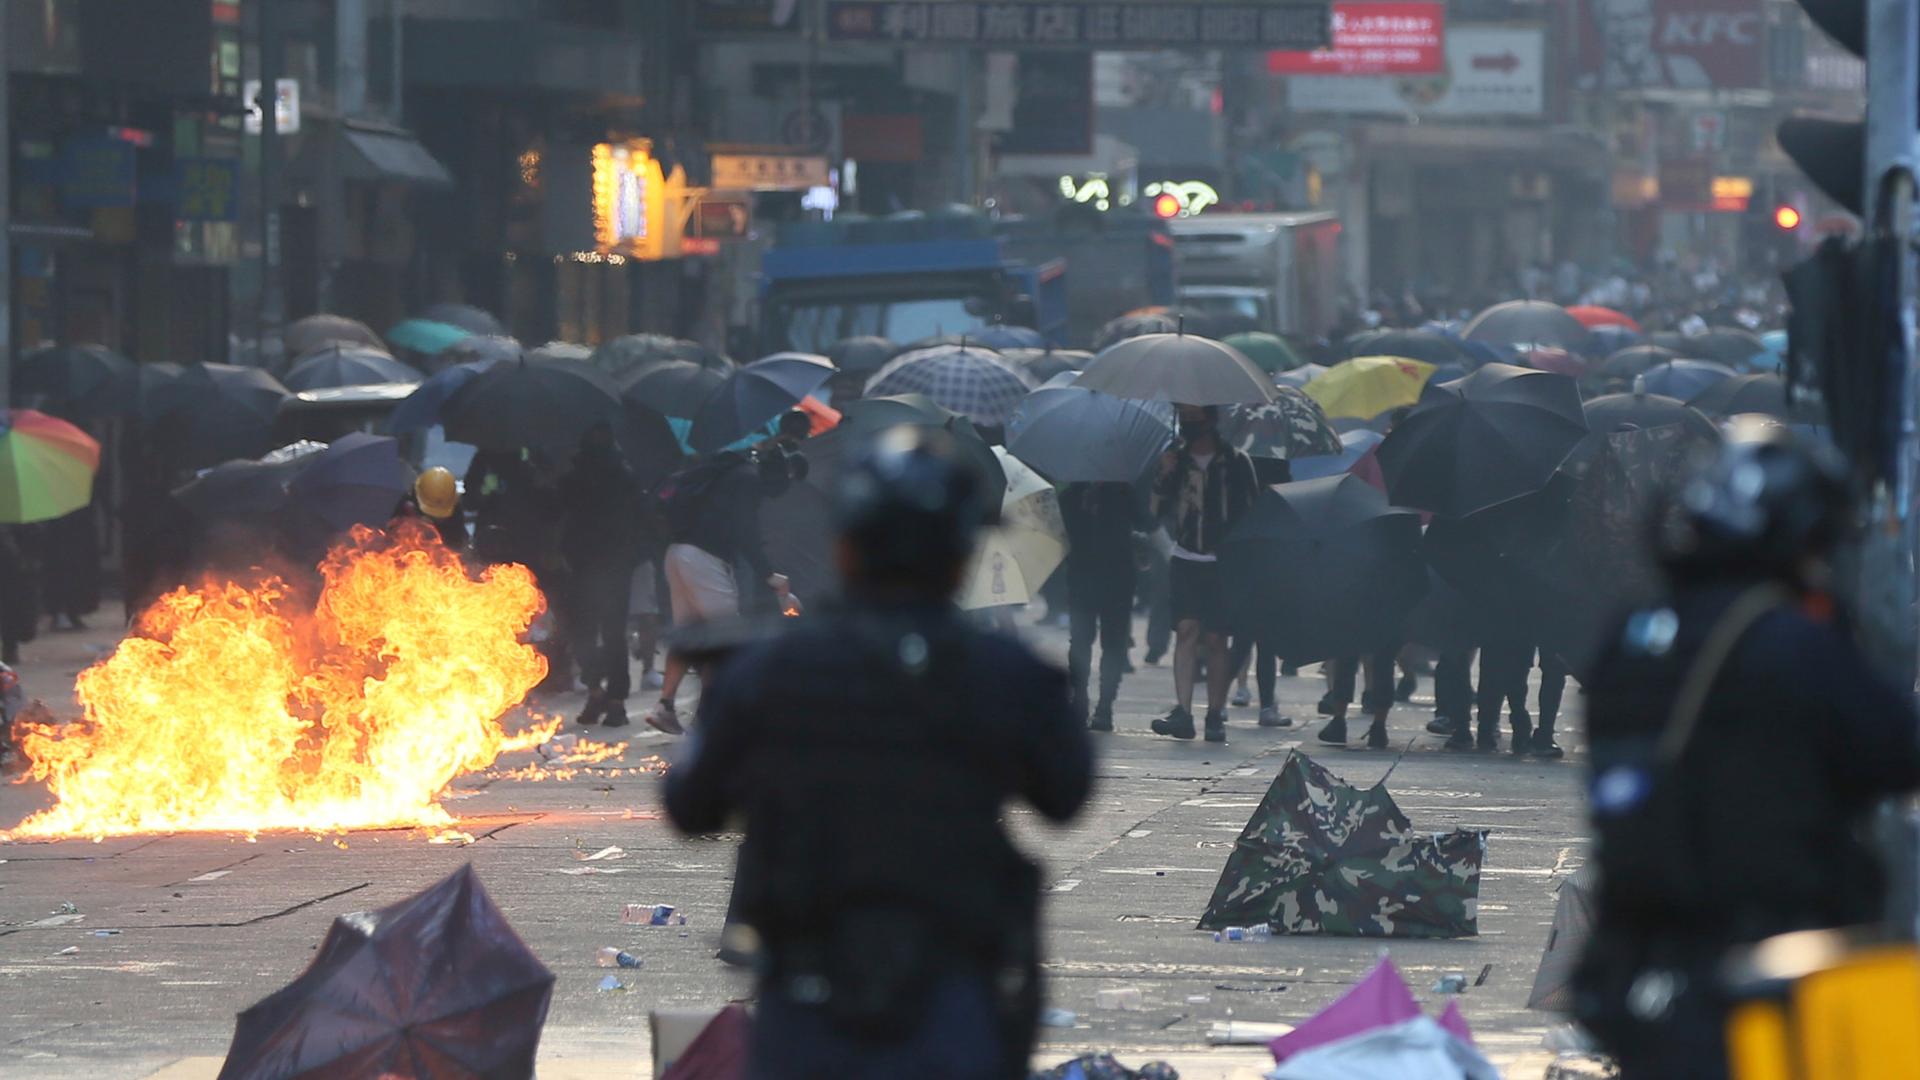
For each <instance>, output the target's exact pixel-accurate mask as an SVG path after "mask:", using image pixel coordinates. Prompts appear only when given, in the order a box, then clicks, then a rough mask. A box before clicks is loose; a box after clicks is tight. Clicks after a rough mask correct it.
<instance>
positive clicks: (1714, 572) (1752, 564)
mask: <svg viewBox="0 0 1920 1080" xmlns="http://www.w3.org/2000/svg"><path fill="white" fill-rule="evenodd" d="M1655 520H1657V521H1659V522H1660V526H1659V530H1658V533H1657V534H1656V538H1655V550H1656V552H1657V554H1658V555H1659V558H1660V561H1661V563H1662V564H1664V565H1665V566H1666V567H1667V570H1668V572H1669V573H1670V574H1672V575H1673V576H1675V577H1676V578H1699V577H1729V576H1761V577H1774V578H1783V579H1787V580H1794V579H1797V578H1798V577H1799V576H1800V573H1801V571H1802V569H1803V567H1804V565H1805V563H1806V561H1807V559H1808V558H1809V557H1813V558H1820V557H1822V556H1824V555H1826V554H1828V553H1830V552H1831V551H1832V550H1833V548H1834V546H1835V545H1836V544H1838V543H1839V542H1840V540H1841V539H1842V538H1843V537H1845V536H1846V534H1847V532H1848V530H1849V528H1850V527H1851V526H1852V522H1853V511H1852V500H1851V498H1850V496H1849V493H1848V488H1847V474H1846V468H1845V465H1844V463H1842V462H1841V460H1840V458H1839V455H1838V454H1836V453H1835V452H1834V451H1833V450H1832V449H1831V448H1829V447H1827V446H1825V445H1823V444H1819V443H1814V442H1811V441H1808V440H1805V439H1801V438H1799V437H1797V436H1796V435H1794V433H1793V432H1792V431H1791V430H1790V429H1788V428H1787V427H1785V426H1783V425H1781V424H1779V423H1778V422H1774V421H1770V420H1762V419H1757V418H1756V419H1754V420H1738V421H1735V422H1734V424H1733V425H1731V426H1730V428H1729V430H1728V432H1727V438H1726V441H1725V442H1724V443H1723V444H1722V445H1721V447H1720V451H1719V454H1718V455H1717V456H1716V457H1715V458H1714V459H1713V460H1712V461H1710V462H1709V463H1708V464H1707V465H1706V466H1705V467H1704V468H1702V469H1700V470H1699V471H1697V472H1696V473H1695V474H1694V475H1693V476H1691V477H1690V478H1688V479H1687V480H1685V481H1683V482H1681V484H1680V485H1679V487H1678V490H1677V491H1675V492H1673V493H1671V494H1670V495H1669V498H1668V505H1667V507H1666V512H1665V513H1662V514H1659V515H1658V516H1657V517H1656V519H1655Z"/></svg>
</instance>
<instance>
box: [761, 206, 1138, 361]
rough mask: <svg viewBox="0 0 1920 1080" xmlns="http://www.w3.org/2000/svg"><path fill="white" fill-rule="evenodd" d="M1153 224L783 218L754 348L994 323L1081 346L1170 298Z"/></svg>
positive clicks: (770, 256) (947, 331)
mask: <svg viewBox="0 0 1920 1080" xmlns="http://www.w3.org/2000/svg"><path fill="white" fill-rule="evenodd" d="M1156 227H1157V228H1158V234H1157V236H1156V235H1150V233H1151V230H1139V229H1133V230H1121V229H1114V230H1110V231H1103V232H1102V233H1100V234H1098V235H1095V234H1092V233H1089V232H1087V231H1085V230H1059V229H1054V228H1051V227H1050V226H1049V225H1048V224H1047V223H1034V222H1026V221H1017V220H1016V221H1002V222H993V221H990V220H988V219H987V218H985V217H983V216H981V215H979V214H977V213H974V212H970V211H957V210H956V211H950V212H945V213H935V214H921V213H913V212H909V213H905V214H895V215H892V216H890V217H885V218H860V217H851V216H843V217H841V218H839V219H837V220H835V221H832V222H801V223H793V224H789V225H787V226H784V227H783V228H782V229H781V230H780V232H779V235H778V239H777V241H776V243H775V245H774V246H773V247H772V248H771V249H769V250H768V251H767V253H766V255H765V257H764V259H763V261H762V264H761V277H760V348H761V350H762V352H763V354H764V353H771V352H777V351H780V350H783V349H797V350H800V351H803V352H823V351H825V350H826V348H827V346H829V345H832V344H833V343H834V342H836V341H839V340H841V339H843V338H848V337H856V336H864V335H873V336H877V337H883V338H887V339H889V340H891V341H895V342H898V343H900V344H906V343H909V342H913V341H919V340H922V339H925V338H930V337H938V336H941V335H951V334H965V333H967V332H969V331H973V330H978V329H980V328H983V327H987V326H993V325H996V324H1004V325H1008V326H1026V327H1032V328H1033V329H1035V330H1038V331H1040V333H1041V334H1042V335H1043V336H1045V337H1046V338H1047V340H1048V341H1049V342H1051V343H1053V344H1055V345H1059V346H1078V345H1083V344H1085V343H1086V341H1087V339H1088V338H1090V337H1091V336H1092V334H1093V332H1094V330H1096V329H1097V328H1098V326H1099V324H1100V323H1102V322H1104V321H1106V319H1109V318H1112V317H1113V316H1115V315H1119V314H1121V313H1123V312H1124V311H1126V310H1129V309H1131V308H1135V307H1141V306H1145V305H1148V304H1167V303H1172V302H1173V299H1174V277H1173V258H1172V243H1171V241H1170V240H1169V239H1168V238H1167V236H1166V231H1165V227H1164V226H1158V225H1156ZM1136 263H1138V264H1139V265H1138V266H1135V265H1134V264H1136ZM1128 267H1133V269H1131V270H1130V269H1128Z"/></svg>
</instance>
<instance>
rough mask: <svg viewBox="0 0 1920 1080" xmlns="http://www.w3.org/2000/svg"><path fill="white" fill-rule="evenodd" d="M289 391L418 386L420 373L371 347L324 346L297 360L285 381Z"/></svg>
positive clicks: (288, 371)
mask: <svg viewBox="0 0 1920 1080" xmlns="http://www.w3.org/2000/svg"><path fill="white" fill-rule="evenodd" d="M281 381H282V382H284V383H285V384H286V387H287V389H289V390H292V391H294V392H295V393H299V392H300V391H302V390H324V389H328V388H330V387H335V386H371V385H373V384H375V383H417V382H419V381H420V373H419V372H418V371H415V370H414V369H413V368H411V367H408V366H407V365H405V364H403V363H401V362H400V361H398V360H395V359H394V358H393V357H391V356H389V355H387V352H386V350H384V349H376V348H373V347H372V346H370V345H344V344H341V343H340V342H337V341H336V342H332V343H330V344H327V345H322V346H321V347H320V348H319V349H318V350H316V351H314V352H310V353H308V354H306V355H305V356H302V357H301V358H300V359H298V360H296V361H294V364H293V367H291V368H288V369H287V374H286V376H285V378H284V379H282V380H281Z"/></svg>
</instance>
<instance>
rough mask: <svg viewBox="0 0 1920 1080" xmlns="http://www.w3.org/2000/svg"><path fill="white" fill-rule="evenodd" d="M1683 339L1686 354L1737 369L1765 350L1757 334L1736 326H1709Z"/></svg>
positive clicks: (1742, 367) (1749, 362)
mask: <svg viewBox="0 0 1920 1080" xmlns="http://www.w3.org/2000/svg"><path fill="white" fill-rule="evenodd" d="M1685 341H1686V349H1685V350H1684V351H1685V352H1686V354H1687V355H1688V356H1697V357H1699V358H1700V359H1702V360H1716V361H1718V362H1720V363H1722V364H1725V365H1727V366H1728V367H1730V368H1734V369H1737V370H1738V369H1745V368H1747V367H1748V366H1749V365H1750V364H1751V363H1752V362H1753V358H1754V357H1756V356H1761V355H1764V354H1766V352H1767V347H1766V345H1765V344H1764V343H1762V342H1761V340H1760V336H1759V335H1758V334H1754V333H1751V332H1749V331H1746V330H1742V329H1740V328H1739V327H1737V326H1715V327H1710V328H1709V329H1708V330H1707V332H1706V333H1704V334H1693V335H1690V336H1688V337H1687V338H1686V339H1685Z"/></svg>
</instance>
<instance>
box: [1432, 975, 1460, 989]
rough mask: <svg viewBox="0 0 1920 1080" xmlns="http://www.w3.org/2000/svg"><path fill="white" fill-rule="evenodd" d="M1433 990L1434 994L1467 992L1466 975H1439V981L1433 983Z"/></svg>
mask: <svg viewBox="0 0 1920 1080" xmlns="http://www.w3.org/2000/svg"><path fill="white" fill-rule="evenodd" d="M1433 992H1434V993H1436V994H1464V993H1466V992H1467V977H1466V976H1465V975H1442V976H1440V981H1439V982H1437V983H1434V984H1433Z"/></svg>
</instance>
